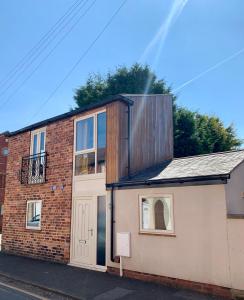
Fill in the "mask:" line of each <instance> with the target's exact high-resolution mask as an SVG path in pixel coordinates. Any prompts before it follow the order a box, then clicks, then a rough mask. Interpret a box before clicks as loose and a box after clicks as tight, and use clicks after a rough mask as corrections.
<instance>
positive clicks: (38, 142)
mask: <svg viewBox="0 0 244 300" xmlns="http://www.w3.org/2000/svg"><path fill="white" fill-rule="evenodd" d="M42 132H44V151H43V153H44V152H45V151H46V135H47V134H46V127H42V128H38V129H36V130H33V131H31V143H30V156H33V155H34V153H33V144H34V136H35V135H36V134H38V135H39V136H41V133H42ZM40 143H41V138H38V139H37V149H40ZM39 153H40V151H39V152H37V153H36V154H39ZM31 162H32V160H31ZM36 171H37V172H38V171H39V169H37V170H36ZM43 172H44V173H43V176H42V177H40V182H43V179H42V178H45V176H46V174H45V169H44V170H43ZM33 177H34V176H32V164H31V163H30V166H29V180H28V183H29V184H31V183H38V182H37V181H36V180H33Z"/></svg>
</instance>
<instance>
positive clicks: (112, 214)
mask: <svg viewBox="0 0 244 300" xmlns="http://www.w3.org/2000/svg"><path fill="white" fill-rule="evenodd" d="M130 106H131V104H128V112H127V113H128V126H127V127H128V129H127V130H128V132H127V135H128V162H127V164H128V167H127V170H128V178H130V156H131V153H130V151H131V134H130V127H131V122H130V116H131V110H130ZM114 200H115V199H114V185H113V184H112V186H111V229H110V230H111V245H110V249H111V256H110V260H111V261H112V262H114V223H115V220H114Z"/></svg>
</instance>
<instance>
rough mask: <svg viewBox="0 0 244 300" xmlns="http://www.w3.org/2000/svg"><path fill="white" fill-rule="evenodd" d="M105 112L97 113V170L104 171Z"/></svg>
mask: <svg viewBox="0 0 244 300" xmlns="http://www.w3.org/2000/svg"><path fill="white" fill-rule="evenodd" d="M105 150H106V113H105V112H103V113H100V114H98V115H97V172H98V173H104V172H105Z"/></svg>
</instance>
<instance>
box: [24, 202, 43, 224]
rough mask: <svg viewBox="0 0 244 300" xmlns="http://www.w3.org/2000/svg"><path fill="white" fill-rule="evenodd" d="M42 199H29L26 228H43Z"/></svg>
mask: <svg viewBox="0 0 244 300" xmlns="http://www.w3.org/2000/svg"><path fill="white" fill-rule="evenodd" d="M41 208H42V202H41V200H34V201H27V208H26V228H28V229H41Z"/></svg>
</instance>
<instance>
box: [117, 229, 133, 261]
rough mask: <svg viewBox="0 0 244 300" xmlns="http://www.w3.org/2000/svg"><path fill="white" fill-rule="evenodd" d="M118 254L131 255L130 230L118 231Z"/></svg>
mask: <svg viewBox="0 0 244 300" xmlns="http://www.w3.org/2000/svg"><path fill="white" fill-rule="evenodd" d="M116 248H117V255H118V256H124V257H130V232H118V233H117V247H116Z"/></svg>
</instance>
